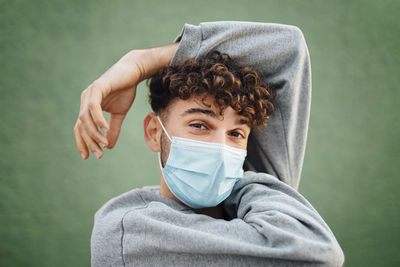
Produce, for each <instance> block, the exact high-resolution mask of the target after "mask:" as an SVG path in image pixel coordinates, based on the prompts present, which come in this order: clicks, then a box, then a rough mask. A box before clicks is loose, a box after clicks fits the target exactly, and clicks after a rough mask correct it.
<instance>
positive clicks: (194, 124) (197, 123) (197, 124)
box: [189, 122, 244, 138]
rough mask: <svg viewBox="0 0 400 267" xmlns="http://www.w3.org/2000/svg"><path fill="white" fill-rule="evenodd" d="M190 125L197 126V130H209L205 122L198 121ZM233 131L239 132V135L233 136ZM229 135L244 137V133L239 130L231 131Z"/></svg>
mask: <svg viewBox="0 0 400 267" xmlns="http://www.w3.org/2000/svg"><path fill="white" fill-rule="evenodd" d="M189 126H190V127H193V128H195V129H196V130H199V131H204V130H208V127H207V126H206V125H205V124H204V123H199V122H196V123H191V124H189ZM196 126H200V127H196ZM202 127H204V128H202ZM232 133H237V134H238V135H239V136H233V135H232ZM229 135H231V136H233V137H234V138H244V135H243V134H241V133H239V132H238V131H232V132H230V133H229Z"/></svg>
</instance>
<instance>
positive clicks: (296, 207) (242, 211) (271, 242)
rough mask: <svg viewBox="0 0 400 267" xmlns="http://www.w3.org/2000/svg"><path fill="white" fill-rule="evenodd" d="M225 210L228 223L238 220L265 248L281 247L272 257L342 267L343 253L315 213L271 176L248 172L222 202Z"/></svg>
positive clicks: (303, 200) (308, 205)
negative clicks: (252, 232) (257, 236)
mask: <svg viewBox="0 0 400 267" xmlns="http://www.w3.org/2000/svg"><path fill="white" fill-rule="evenodd" d="M224 209H225V211H226V212H227V214H228V215H229V216H230V218H229V219H234V218H238V219H241V220H243V221H244V222H245V223H246V224H248V225H251V226H252V227H253V228H255V229H256V230H257V232H258V233H259V234H260V235H262V236H264V238H265V239H266V240H268V243H267V244H268V246H272V247H282V250H281V251H276V253H277V254H276V255H275V256H279V257H282V258H287V259H292V260H293V259H296V260H303V261H309V262H319V263H326V264H327V265H329V266H341V264H342V263H343V252H342V250H341V248H340V246H339V244H338V243H337V241H336V238H335V236H334V235H333V233H332V231H331V230H330V229H329V227H328V225H327V224H326V223H325V222H324V220H323V219H322V218H321V216H320V215H319V214H318V212H317V211H316V210H315V209H314V208H313V207H312V206H311V204H310V203H309V202H308V201H307V200H306V199H305V198H304V197H303V196H301V195H300V194H299V193H298V192H296V191H295V190H294V189H293V188H291V187H289V186H288V185H286V184H284V183H282V182H280V181H279V180H278V179H276V178H275V177H273V176H270V175H266V174H258V173H254V172H247V173H246V175H245V177H244V178H243V179H241V180H240V181H239V182H238V183H237V184H236V185H235V188H234V189H233V191H232V194H231V196H229V197H228V198H227V199H226V200H225V202H224ZM280 253H281V254H280Z"/></svg>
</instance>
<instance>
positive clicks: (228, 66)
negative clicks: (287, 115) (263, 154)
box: [147, 51, 274, 128]
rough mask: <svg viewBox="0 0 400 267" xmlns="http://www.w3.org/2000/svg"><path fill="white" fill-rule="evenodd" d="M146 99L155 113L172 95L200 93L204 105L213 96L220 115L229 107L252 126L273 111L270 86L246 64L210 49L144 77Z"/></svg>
mask: <svg viewBox="0 0 400 267" xmlns="http://www.w3.org/2000/svg"><path fill="white" fill-rule="evenodd" d="M147 82H148V85H149V88H150V94H149V102H150V104H151V107H152V109H153V111H154V112H155V113H157V114H159V113H160V112H162V111H164V110H165V109H166V108H167V107H168V105H169V104H170V103H171V101H173V100H174V99H175V98H179V99H182V100H187V99H189V98H192V97H194V96H195V97H201V100H202V102H203V104H204V105H205V106H210V104H207V103H206V102H205V99H206V98H207V97H208V96H211V97H212V98H213V99H214V101H215V102H214V103H215V105H216V106H217V107H218V109H219V112H220V115H223V111H224V110H225V108H227V107H229V106H230V107H232V108H233V109H234V110H235V111H236V112H237V113H238V114H239V115H242V116H244V117H246V118H247V119H248V123H247V124H248V125H249V127H251V128H256V127H259V126H266V125H267V122H268V119H269V117H270V116H271V114H272V112H273V111H274V105H273V104H272V102H271V100H272V98H273V95H272V90H271V88H270V87H269V86H268V85H267V84H265V83H263V82H262V81H261V78H260V75H259V74H258V73H257V72H256V71H255V70H254V69H252V68H251V67H249V66H239V65H237V64H236V63H235V62H234V60H233V59H232V58H231V57H230V56H229V55H228V54H225V53H220V52H218V51H213V52H211V53H209V54H208V55H207V56H206V57H204V58H202V59H199V60H196V59H186V60H184V61H182V62H180V63H178V64H173V65H169V66H167V67H165V68H164V69H162V70H161V71H160V72H159V73H157V74H156V75H154V76H153V77H151V79H150V80H148V81H147Z"/></svg>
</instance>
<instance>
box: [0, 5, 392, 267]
mask: <svg viewBox="0 0 400 267" xmlns="http://www.w3.org/2000/svg"><path fill="white" fill-rule="evenodd" d="M0 3H1V4H0V34H1V38H0V59H1V61H0V62H1V71H0V88H1V92H0V114H1V128H0V198H1V199H0V226H1V227H0V265H1V266H88V265H89V264H90V243H89V242H90V235H91V229H92V225H93V215H94V213H95V211H96V210H97V209H98V208H99V207H100V206H101V205H102V204H103V203H104V202H106V201H107V200H108V199H110V198H111V197H113V196H116V195H118V194H120V193H122V192H125V191H128V190H130V189H132V188H135V187H141V186H143V185H147V184H156V183H157V182H158V172H157V170H156V166H157V165H156V164H157V161H156V155H154V154H152V153H151V152H150V150H149V149H148V148H147V147H146V145H145V144H144V142H143V141H142V140H143V139H142V138H143V137H142V125H141V123H142V118H143V117H144V116H145V114H146V113H147V112H148V111H149V107H148V105H147V99H146V95H147V92H146V88H145V86H144V85H143V84H142V85H141V86H140V87H139V90H138V95H137V100H136V101H135V103H134V106H133V109H132V110H131V111H130V113H129V115H128V116H127V118H126V121H125V124H124V126H123V129H122V133H121V136H120V140H119V142H118V143H117V146H116V147H115V149H113V150H111V151H107V152H106V154H105V156H104V158H103V159H101V160H94V159H93V157H91V159H89V160H88V161H83V160H81V158H80V155H79V153H78V152H77V150H76V149H75V141H74V138H73V134H72V129H73V126H74V123H75V121H76V118H77V115H78V110H79V97H80V92H81V91H82V90H83V89H85V88H86V86H88V85H89V84H90V83H91V82H92V81H93V80H94V79H96V78H97V77H98V76H99V75H100V74H101V73H103V72H104V71H105V70H106V69H107V68H108V67H109V66H111V64H113V63H114V62H115V61H116V60H118V59H119V58H120V57H121V56H122V55H123V54H124V53H126V52H127V51H129V50H130V49H134V48H143V47H149V46H158V45H162V44H166V43H169V42H171V41H172V40H173V39H174V38H175V36H176V35H177V34H178V33H179V32H180V30H181V28H182V26H183V24H184V23H192V24H198V23H199V22H202V21H215V20H248V21H262V22H277V23H285V24H294V25H297V26H299V27H300V28H301V29H302V30H303V32H304V35H305V37H306V40H307V43H308V46H309V49H310V53H311V61H312V70H313V103H312V113H311V122H310V132H309V136H308V147H307V152H306V157H305V162H304V168H303V174H302V182H301V185H300V192H301V193H303V194H304V195H305V196H306V197H307V198H308V199H309V200H310V201H311V203H313V205H314V206H315V208H316V209H317V210H318V211H319V212H320V213H321V215H322V216H323V217H324V218H325V219H326V221H327V223H328V224H329V225H330V226H331V228H332V230H333V232H334V233H335V235H336V237H337V239H338V240H339V243H340V244H341V246H342V248H343V250H344V253H345V256H346V265H347V266H396V265H397V266H400V265H399V264H400V254H399V253H398V249H399V245H400V227H399V221H400V216H399V204H398V202H397V201H398V199H399V197H398V195H399V194H398V190H399V188H400V182H399V179H398V178H399V175H398V171H399V163H400V162H399V158H400V155H399V154H400V153H399V152H400V151H399V150H400V149H399V147H400V146H399V139H398V138H399V136H400V126H399V118H400V116H399V115H400V112H399V90H398V88H397V87H398V85H399V83H400V79H399V76H400V75H399V71H400V52H399V47H400V27H399V26H400V22H399V20H398V19H397V18H396V15H398V14H400V4H399V1H396V0H393V1H384V0H383V1H376V0H371V1H318V0H313V1H311V0H310V1H288V0H276V1H275V0H269V1H265V0H264V1H261V0H260V1H251V0H250V1H244V0H242V1H229V0H226V1H210V0H202V1H162V0H152V1H99V0H96V1H95V0H93V1H29V0H26V1H0Z"/></svg>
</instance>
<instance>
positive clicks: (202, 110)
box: [181, 108, 249, 125]
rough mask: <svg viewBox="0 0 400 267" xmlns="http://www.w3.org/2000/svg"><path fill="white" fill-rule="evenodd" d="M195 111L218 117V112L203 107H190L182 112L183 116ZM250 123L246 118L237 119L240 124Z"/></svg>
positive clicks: (236, 122)
mask: <svg viewBox="0 0 400 267" xmlns="http://www.w3.org/2000/svg"><path fill="white" fill-rule="evenodd" d="M194 113H201V114H205V115H207V116H210V117H212V118H217V114H215V112H214V111H212V110H209V109H202V108H190V109H187V110H185V111H184V112H183V113H182V114H181V117H184V116H186V115H189V114H194ZM248 123H249V122H248V121H247V120H244V119H238V120H236V121H235V124H240V125H243V124H248Z"/></svg>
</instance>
